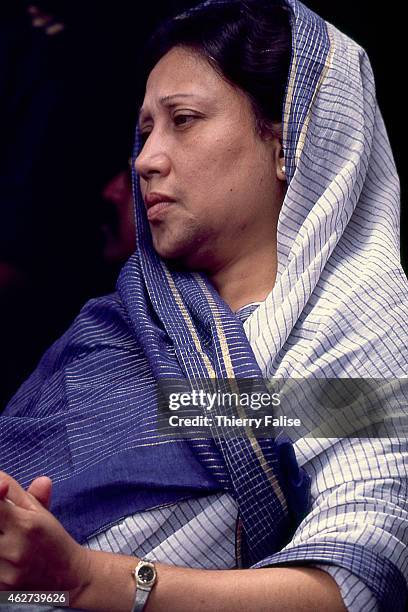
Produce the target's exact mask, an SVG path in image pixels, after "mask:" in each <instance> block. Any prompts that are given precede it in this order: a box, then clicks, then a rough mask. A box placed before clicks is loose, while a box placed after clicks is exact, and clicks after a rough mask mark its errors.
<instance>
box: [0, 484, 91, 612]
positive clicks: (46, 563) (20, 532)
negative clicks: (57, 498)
mask: <svg viewBox="0 0 408 612" xmlns="http://www.w3.org/2000/svg"><path fill="white" fill-rule="evenodd" d="M51 485H52V483H51V480H50V479H49V478H47V477H40V478H36V479H35V480H34V481H33V482H32V483H31V485H30V487H29V488H28V489H27V491H25V490H24V489H23V488H22V487H21V486H20V485H19V484H18V482H16V481H15V480H14V479H13V478H11V477H10V476H9V475H8V474H6V473H4V472H0V590H2V591H7V590H44V591H46V590H48V591H58V590H59V591H69V592H70V601H71V604H72V603H73V601H74V600H75V598H76V597H77V596H78V595H79V593H81V592H82V590H83V589H84V588H85V587H86V586H88V584H89V582H90V554H89V551H88V550H87V549H86V548H84V547H82V546H81V545H80V544H78V543H77V542H76V541H75V540H74V539H73V538H72V537H71V536H70V535H69V533H68V532H67V531H66V530H65V529H64V528H63V526H62V525H61V523H60V522H59V521H58V520H57V519H56V518H55V516H54V515H53V514H51V512H49V511H48V506H49V501H50V495H51Z"/></svg>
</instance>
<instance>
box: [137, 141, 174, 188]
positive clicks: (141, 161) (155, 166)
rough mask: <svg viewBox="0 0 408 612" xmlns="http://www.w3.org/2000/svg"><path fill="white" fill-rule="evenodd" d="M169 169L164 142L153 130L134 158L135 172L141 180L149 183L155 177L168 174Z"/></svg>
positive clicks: (169, 164) (168, 159)
mask: <svg viewBox="0 0 408 612" xmlns="http://www.w3.org/2000/svg"><path fill="white" fill-rule="evenodd" d="M170 167H171V163H170V158H169V155H168V153H167V151H166V150H165V144H164V141H163V139H161V138H160V136H159V135H158V133H157V134H155V133H154V130H153V132H151V133H150V135H149V137H148V139H147V140H146V142H145V144H144V146H143V148H142V150H141V151H140V153H139V155H138V156H137V158H136V161H135V168H136V172H137V173H138V174H139V175H140V177H141V178H142V179H144V180H145V181H149V180H150V179H152V178H153V177H154V176H156V175H158V176H166V175H167V174H168V173H169V172H170Z"/></svg>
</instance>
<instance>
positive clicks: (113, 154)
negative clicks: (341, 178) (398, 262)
mask: <svg viewBox="0 0 408 612" xmlns="http://www.w3.org/2000/svg"><path fill="white" fill-rule="evenodd" d="M305 3H306V4H307V5H308V6H309V7H310V8H312V9H313V10H315V11H316V12H317V13H319V14H320V15H321V16H322V17H324V18H325V19H327V20H328V21H330V22H331V23H333V24H334V25H336V26H337V27H338V28H339V29H341V30H343V31H344V32H345V33H347V34H349V35H350V36H351V37H352V38H354V39H355V40H356V41H357V42H358V43H360V44H361V45H362V46H363V47H364V48H365V49H366V50H367V52H368V55H369V57H370V59H371V62H372V65H373V69H374V74H375V76H376V83H377V96H378V100H379V104H380V108H381V110H382V112H383V116H384V119H385V123H386V126H387V129H388V133H389V137H390V141H391V145H392V148H393V151H394V155H395V159H396V163H397V167H398V169H399V173H400V176H401V179H402V181H405V176H404V175H403V174H402V158H401V153H402V150H403V146H402V129H401V128H402V125H401V123H402V122H401V120H400V117H401V116H402V112H401V111H402V103H403V100H402V95H399V90H400V88H401V87H402V85H401V77H400V78H399V79H398V78H396V75H397V74H398V71H399V69H400V70H401V71H402V72H401V74H404V72H405V70H404V68H403V63H404V59H405V58H404V57H403V56H402V43H401V37H400V35H399V33H398V32H397V26H398V21H399V19H400V18H399V17H398V15H396V14H395V12H394V11H392V10H386V8H385V5H382V8H381V9H379V8H378V7H376V6H375V5H374V4H373V2H368V1H361V0H355V1H354V2H352V1H349V0H347V1H346V0H342V1H340V0H331V1H330V2H327V0H326V1H323V0H306V2H305ZM194 4H195V2H188V1H182V0H171V1H170V0H167V1H165V2H163V1H157V0H150V1H149V2H147V3H145V4H144V5H142V3H141V2H139V1H138V2H137V1H136V0H133V1H132V2H129V1H125V0H116V1H115V2H113V3H109V2H101V1H94V0H88V1H87V0H81V1H78V0H49V1H48V2H40V1H38V2H37V3H36V5H37V6H39V7H41V9H42V10H43V11H44V12H47V13H49V14H52V15H53V16H54V17H55V20H56V22H63V23H64V31H63V32H61V33H59V34H56V35H55V36H49V35H47V34H46V33H45V31H44V28H33V26H32V23H31V19H30V17H29V16H28V14H27V6H28V3H27V2H24V1H22V0H20V1H14V0H13V1H9V2H3V3H2V6H1V9H0V262H6V263H7V265H8V266H11V269H12V270H15V271H16V274H17V276H16V277H15V278H14V280H13V281H12V283H11V285H10V286H9V287H8V288H7V289H5V288H4V287H3V288H1V286H0V299H1V302H0V342H1V344H0V360H1V361H2V364H1V366H0V372H1V374H0V410H1V407H2V406H4V405H5V403H6V400H7V399H8V398H9V397H10V396H11V394H12V393H13V392H14V391H15V390H16V388H17V386H18V385H19V384H20V383H21V382H22V381H23V380H24V378H26V376H27V375H28V374H29V372H30V371H32V369H33V368H34V366H35V364H36V363H37V361H38V359H39V357H40V356H41V354H42V353H43V351H44V350H45V349H46V348H47V346H49V345H50V343H51V342H52V341H53V340H54V339H56V338H57V337H58V336H59V335H61V333H63V331H64V330H65V329H66V328H67V327H68V326H69V324H70V322H71V321H72V319H73V318H74V317H75V315H76V314H77V313H78V311H79V309H80V307H81V305H82V304H83V303H84V302H85V301H86V300H87V299H89V298H90V297H94V296H97V295H101V294H103V293H107V292H110V291H113V290H114V285H115V279H116V276H117V273H118V269H117V267H116V266H111V265H108V264H107V263H106V262H105V261H104V260H103V257H102V247H101V233H100V223H101V215H102V212H101V211H102V210H103V207H102V206H101V196H100V194H101V190H102V188H103V186H104V184H106V182H107V181H108V180H109V179H110V178H111V177H112V176H113V175H114V174H115V173H116V172H117V171H118V170H119V169H121V168H123V167H124V166H125V165H126V160H127V158H128V156H129V154H130V150H131V142H132V138H133V131H134V123H135V115H136V108H137V102H138V95H140V93H141V92H140V84H139V82H138V74H137V62H138V58H139V56H140V51H141V49H142V48H143V46H144V44H145V42H146V39H147V36H148V34H149V33H150V32H151V31H152V30H153V28H154V27H155V25H157V24H158V23H159V22H160V21H162V19H163V18H165V17H166V16H168V15H170V14H173V13H175V12H178V11H179V10H182V9H183V8H186V7H188V6H192V5H194ZM406 225H407V213H406V210H405V209H404V208H403V215H402V226H403V228H405V227H406ZM402 254H403V259H404V262H405V264H406V262H407V260H408V248H407V241H406V232H405V229H404V230H403V232H402ZM10 287H11V288H10Z"/></svg>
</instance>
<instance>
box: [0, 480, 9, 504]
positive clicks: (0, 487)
mask: <svg viewBox="0 0 408 612" xmlns="http://www.w3.org/2000/svg"><path fill="white" fill-rule="evenodd" d="M8 490H9V483H8V482H7V481H6V480H3V479H0V499H5V498H6V497H7V493H8Z"/></svg>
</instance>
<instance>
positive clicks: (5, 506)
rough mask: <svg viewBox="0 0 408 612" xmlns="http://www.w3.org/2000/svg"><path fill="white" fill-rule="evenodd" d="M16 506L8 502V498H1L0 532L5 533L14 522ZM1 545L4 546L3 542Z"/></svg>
mask: <svg viewBox="0 0 408 612" xmlns="http://www.w3.org/2000/svg"><path fill="white" fill-rule="evenodd" d="M14 508H16V506H14V504H10V503H8V502H7V500H6V499H2V500H0V534H4V533H5V531H6V530H7V529H8V528H9V526H10V524H11V523H12V521H13V509H14ZM1 546H3V544H2V545H1ZM0 552H1V551H0ZM0 556H1V554H0Z"/></svg>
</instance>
